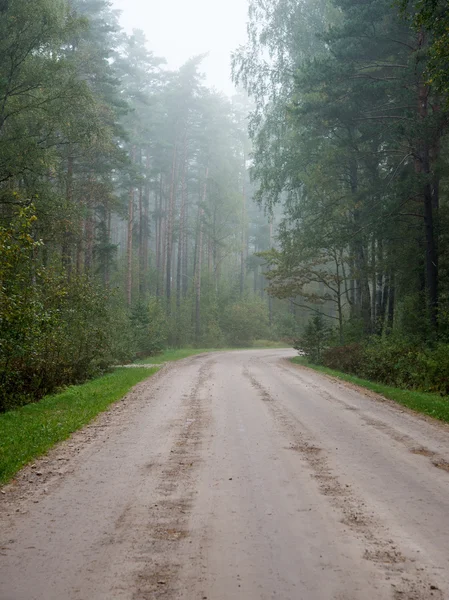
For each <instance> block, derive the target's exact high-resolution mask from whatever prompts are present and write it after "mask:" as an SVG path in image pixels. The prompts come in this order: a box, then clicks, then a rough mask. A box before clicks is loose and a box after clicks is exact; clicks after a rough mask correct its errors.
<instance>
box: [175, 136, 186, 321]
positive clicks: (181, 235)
mask: <svg viewBox="0 0 449 600" xmlns="http://www.w3.org/2000/svg"><path fill="white" fill-rule="evenodd" d="M186 171H187V134H186V135H185V137H184V151H183V159H182V183H181V210H180V213H179V232H178V265H177V270H176V310H177V312H178V314H179V311H180V309H181V296H182V286H183V280H184V277H185V275H186V273H184V270H183V269H184V266H185V265H184V260H183V258H184V257H183V252H184V249H185V245H184V237H185V235H186V232H185V225H186V222H185V220H186V197H187V180H186Z"/></svg>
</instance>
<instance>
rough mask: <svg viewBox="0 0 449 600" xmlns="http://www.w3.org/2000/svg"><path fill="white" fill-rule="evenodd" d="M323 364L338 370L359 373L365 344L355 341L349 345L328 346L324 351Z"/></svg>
mask: <svg viewBox="0 0 449 600" xmlns="http://www.w3.org/2000/svg"><path fill="white" fill-rule="evenodd" d="M321 358H322V364H323V365H326V367H329V368H330V369H335V370H336V371H343V372H344V373H350V374H354V375H355V374H357V373H359V372H360V368H361V363H362V360H363V346H362V345H361V344H357V343H353V344H348V345H347V346H336V347H333V348H327V349H326V350H325V351H324V352H323V353H322V357H321Z"/></svg>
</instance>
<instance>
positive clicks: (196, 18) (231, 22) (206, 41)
mask: <svg viewBox="0 0 449 600" xmlns="http://www.w3.org/2000/svg"><path fill="white" fill-rule="evenodd" d="M112 4H113V6H114V8H116V9H118V10H120V11H122V14H121V24H122V26H123V28H124V29H125V30H127V31H129V32H131V31H132V30H133V29H142V30H143V31H144V32H145V34H146V36H147V38H148V45H149V47H150V49H151V50H153V51H154V52H155V53H156V54H157V55H160V56H163V57H165V58H166V60H167V62H168V66H169V67H170V68H174V69H175V68H178V67H180V66H181V65H182V64H183V63H184V62H185V61H186V60H187V59H188V58H190V57H191V56H195V55H198V54H203V53H206V52H207V53H208V57H207V58H206V59H205V60H204V63H203V69H204V73H205V75H206V81H207V84H208V85H209V86H211V87H216V88H217V89H218V90H221V91H224V92H225V93H227V94H232V92H233V90H234V86H233V84H232V81H231V78H230V54H231V52H232V51H233V50H234V49H235V48H236V47H237V46H239V45H240V44H243V43H244V42H245V39H246V20H247V8H248V6H247V0H227V1H226V2H216V1H212V2H211V1H210V0H192V1H191V2H185V1H184V0H166V1H164V2H161V1H160V0H113V3H112Z"/></svg>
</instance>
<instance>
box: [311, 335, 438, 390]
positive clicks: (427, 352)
mask: <svg viewBox="0 0 449 600" xmlns="http://www.w3.org/2000/svg"><path fill="white" fill-rule="evenodd" d="M322 358H323V364H324V365H325V366H326V367H329V368H331V369H335V370H338V371H343V372H345V373H350V374H351V375H358V376H359V377H363V378H364V379H369V380H371V381H375V382H379V383H383V384H386V385H390V386H393V387H399V388H405V389H413V390H419V391H423V392H437V393H441V394H443V395H446V394H448V393H449V345H448V344H443V343H440V344H438V345H436V346H435V347H433V348H426V347H422V346H418V345H416V344H412V343H410V342H409V341H407V340H403V339H399V338H394V337H387V338H380V337H373V338H371V339H370V340H368V341H367V342H366V343H365V344H364V345H362V344H350V345H348V346H341V347H336V348H330V349H328V350H326V351H325V352H324V353H323V355H322Z"/></svg>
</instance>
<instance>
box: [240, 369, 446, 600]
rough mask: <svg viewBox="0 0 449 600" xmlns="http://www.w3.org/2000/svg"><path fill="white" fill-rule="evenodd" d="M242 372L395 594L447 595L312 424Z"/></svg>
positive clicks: (407, 599) (398, 598)
mask: <svg viewBox="0 0 449 600" xmlns="http://www.w3.org/2000/svg"><path fill="white" fill-rule="evenodd" d="M243 374H244V376H245V377H246V378H247V379H249V381H250V382H251V385H252V386H253V387H254V388H255V389H256V390H257V391H258V393H259V395H260V398H261V400H263V401H264V402H265V403H266V406H267V407H268V410H269V411H270V413H271V415H272V417H273V419H274V420H275V422H276V423H277V425H278V427H279V429H280V431H281V432H282V434H283V435H285V436H287V437H288V438H289V439H290V441H291V445H290V446H289V447H288V449H290V450H292V451H294V452H296V453H297V454H298V455H299V456H300V457H301V459H302V461H303V462H304V463H305V464H306V465H307V467H308V468H309V470H310V474H311V476H312V478H313V479H314V480H315V482H316V484H317V488H318V490H319V493H320V494H321V495H322V496H324V497H325V498H326V500H327V501H328V502H329V503H330V504H331V506H332V507H333V508H334V509H335V510H336V511H338V513H339V515H340V521H341V523H342V524H343V525H345V526H346V527H347V529H348V530H349V531H351V533H352V534H353V535H355V536H357V537H358V539H360V540H362V541H363V544H364V546H365V551H364V555H363V558H364V559H366V560H368V561H370V562H371V563H372V564H374V565H375V566H376V567H377V568H379V570H380V571H381V573H382V576H383V577H385V578H386V579H387V580H389V581H390V583H391V587H392V593H393V598H394V600H444V598H443V595H442V593H441V591H440V590H439V589H438V586H436V585H435V584H434V583H433V582H432V581H431V580H430V578H429V576H428V574H427V573H426V571H425V569H424V568H423V567H420V566H418V565H416V563H415V562H414V559H410V558H408V557H407V556H406V554H405V553H404V552H403V551H402V550H401V548H400V547H399V545H398V544H397V543H396V542H395V541H394V540H393V539H391V536H390V535H389V533H388V530H387V528H386V527H385V526H384V525H383V524H382V523H381V521H380V520H379V518H378V517H377V516H376V515H375V514H374V512H373V511H372V510H370V509H369V507H368V506H367V505H366V503H365V502H364V501H362V500H361V499H360V498H358V497H357V495H356V493H355V492H354V490H353V489H352V488H351V486H350V485H349V484H343V483H342V482H341V481H340V480H339V477H338V474H336V473H335V472H334V471H333V470H332V468H331V466H330V461H329V456H328V454H327V452H326V451H325V450H324V449H323V448H321V447H320V445H319V442H318V440H316V439H315V438H314V436H313V435H312V433H311V432H310V430H309V429H308V428H307V426H306V425H305V424H304V423H302V422H301V421H300V420H299V419H298V418H297V417H296V416H295V415H293V414H292V413H291V412H290V411H289V410H288V409H287V408H286V407H284V406H282V405H281V404H280V402H278V401H275V400H274V398H273V397H272V396H271V394H270V392H269V390H267V389H266V388H265V387H264V385H263V384H262V383H261V382H260V381H258V380H257V378H256V377H255V375H254V374H253V373H252V372H251V371H250V368H245V369H244V370H243ZM320 393H321V392H320Z"/></svg>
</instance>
